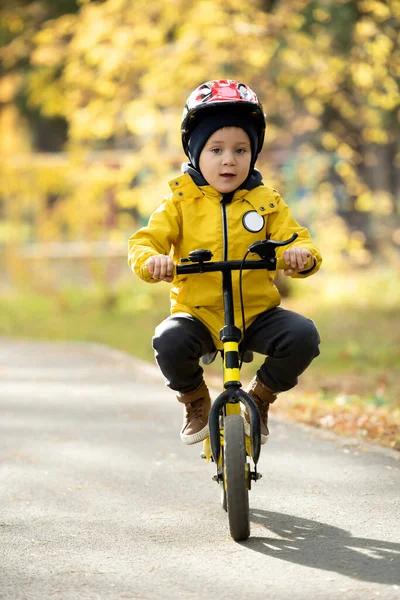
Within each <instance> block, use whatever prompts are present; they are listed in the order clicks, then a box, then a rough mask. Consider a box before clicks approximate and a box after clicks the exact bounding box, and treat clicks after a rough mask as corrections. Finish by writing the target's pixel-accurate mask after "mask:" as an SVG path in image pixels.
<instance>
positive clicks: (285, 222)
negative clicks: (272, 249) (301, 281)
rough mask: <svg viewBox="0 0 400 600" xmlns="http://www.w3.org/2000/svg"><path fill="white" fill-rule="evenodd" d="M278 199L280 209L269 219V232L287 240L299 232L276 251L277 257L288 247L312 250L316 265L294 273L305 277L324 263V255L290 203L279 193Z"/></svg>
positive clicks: (277, 237)
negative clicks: (292, 210)
mask: <svg viewBox="0 0 400 600" xmlns="http://www.w3.org/2000/svg"><path fill="white" fill-rule="evenodd" d="M276 201H277V204H278V210H277V211H276V212H275V213H272V214H271V215H270V216H269V219H268V234H269V235H270V237H271V239H273V240H279V241H282V240H285V239H288V238H290V237H291V236H292V235H293V233H298V238H297V239H296V240H295V241H294V242H292V243H291V244H289V245H288V246H282V247H281V248H278V249H277V251H276V256H277V258H281V257H282V255H283V253H284V251H285V250H286V249H287V248H293V247H295V246H298V247H301V248H306V249H307V250H309V251H310V252H311V254H312V255H313V257H314V261H315V262H314V265H313V266H311V267H306V269H305V270H304V271H301V272H299V273H293V275H291V277H293V278H305V277H309V276H310V275H313V274H314V273H316V272H317V271H318V270H319V268H320V266H321V263H322V257H321V253H320V251H319V249H318V248H317V246H316V245H315V244H314V242H313V240H312V238H311V235H310V233H309V231H308V229H306V227H301V225H299V223H298V222H297V221H296V219H295V218H294V217H293V215H292V212H291V210H290V208H289V207H288V205H287V204H286V203H285V202H284V201H283V199H282V198H281V197H280V196H279V194H278V193H277V197H276Z"/></svg>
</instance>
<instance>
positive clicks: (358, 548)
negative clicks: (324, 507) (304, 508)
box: [242, 510, 400, 585]
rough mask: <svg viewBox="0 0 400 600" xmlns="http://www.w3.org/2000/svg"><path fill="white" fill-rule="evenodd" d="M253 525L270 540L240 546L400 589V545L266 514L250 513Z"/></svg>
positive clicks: (314, 523)
mask: <svg viewBox="0 0 400 600" xmlns="http://www.w3.org/2000/svg"><path fill="white" fill-rule="evenodd" d="M250 520H251V522H252V523H253V534H254V533H255V532H256V531H257V528H255V527H254V525H259V526H260V525H261V526H264V527H265V528H266V529H267V530H268V531H269V532H271V534H272V535H271V537H251V538H249V539H248V540H247V541H246V542H243V543H242V545H243V546H246V548H249V549H251V550H254V551H255V552H261V553H262V554H266V555H267V556H272V557H275V558H279V559H281V560H285V561H288V562H292V563H296V564H300V565H304V566H307V567H313V568H315V569H321V570H325V571H332V572H335V573H339V574H341V575H346V576H347V577H351V578H353V579H358V580H360V581H369V582H371V583H383V584H386V585H396V584H397V585H400V544H395V543H392V542H384V541H380V540H374V539H368V538H357V537H352V535H351V533H350V532H349V531H345V530H344V529H340V528H339V527H333V526H332V525H327V524H325V523H320V522H319V521H312V520H309V519H303V518H300V517H296V516H294V515H286V514H282V513H277V512H270V511H265V510H252V511H250Z"/></svg>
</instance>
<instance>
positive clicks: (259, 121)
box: [181, 79, 265, 154]
mask: <svg viewBox="0 0 400 600" xmlns="http://www.w3.org/2000/svg"><path fill="white" fill-rule="evenodd" d="M225 107H229V109H232V107H233V108H236V107H237V108H238V111H240V112H243V114H246V116H248V117H250V118H251V119H252V120H253V121H254V125H255V126H256V129H257V134H258V148H257V154H258V153H259V152H260V150H261V148H262V146H263V143H264V135H265V114H264V111H263V108H262V105H261V102H260V101H259V100H258V98H257V96H256V94H255V93H254V92H253V90H252V89H250V88H249V86H247V85H246V84H245V83H241V82H239V81H234V80H233V79H214V80H213V81H207V82H206V83H202V84H201V85H199V87H197V88H196V89H195V90H194V91H193V92H192V93H191V94H190V96H189V98H188V99H187V101H186V104H185V108H184V109H183V115H182V124H181V135H182V145H183V149H184V151H185V154H187V151H188V142H189V138H190V135H191V133H192V131H193V130H194V128H195V127H196V126H197V125H198V124H199V123H200V121H201V120H202V119H203V118H204V117H206V116H208V115H209V114H210V112H211V111H214V110H216V109H218V108H219V109H221V108H225Z"/></svg>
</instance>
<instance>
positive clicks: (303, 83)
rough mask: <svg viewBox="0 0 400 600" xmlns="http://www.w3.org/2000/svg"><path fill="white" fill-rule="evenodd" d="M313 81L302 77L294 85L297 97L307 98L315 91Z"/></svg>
mask: <svg viewBox="0 0 400 600" xmlns="http://www.w3.org/2000/svg"><path fill="white" fill-rule="evenodd" d="M315 83H316V82H315V79H314V78H311V77H302V78H300V79H299V80H298V82H297V83H296V85H295V89H296V91H297V93H298V94H299V96H309V95H310V94H312V93H313V92H314V90H315Z"/></svg>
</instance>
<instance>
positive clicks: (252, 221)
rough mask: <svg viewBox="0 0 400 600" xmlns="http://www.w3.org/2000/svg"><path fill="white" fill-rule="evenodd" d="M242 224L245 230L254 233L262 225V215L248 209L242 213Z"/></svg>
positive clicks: (259, 229)
mask: <svg viewBox="0 0 400 600" xmlns="http://www.w3.org/2000/svg"><path fill="white" fill-rule="evenodd" d="M243 225H244V227H245V228H246V229H247V231H252V232H254V233H256V232H257V231H261V229H262V228H263V227H264V217H263V216H262V215H260V214H259V213H258V212H257V211H256V210H249V212H247V213H245V214H244V215H243Z"/></svg>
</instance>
